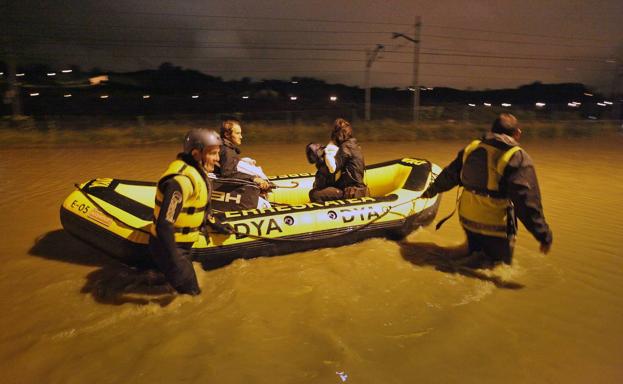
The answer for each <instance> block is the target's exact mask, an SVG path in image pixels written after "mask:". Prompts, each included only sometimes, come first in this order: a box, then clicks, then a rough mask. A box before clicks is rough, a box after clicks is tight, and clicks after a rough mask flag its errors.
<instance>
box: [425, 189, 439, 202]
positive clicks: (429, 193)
mask: <svg viewBox="0 0 623 384" xmlns="http://www.w3.org/2000/svg"><path fill="white" fill-rule="evenodd" d="M435 196H437V192H434V191H431V189H430V188H428V189H427V190H425V191H424V192H422V196H421V197H422V198H424V199H430V198H432V197H435Z"/></svg>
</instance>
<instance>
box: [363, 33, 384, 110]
mask: <svg viewBox="0 0 623 384" xmlns="http://www.w3.org/2000/svg"><path fill="white" fill-rule="evenodd" d="M383 48H385V47H384V46H383V45H381V44H377V45H376V48H374V50H373V51H371V50H367V51H366V71H365V79H364V83H365V87H366V106H365V118H366V120H367V121H368V120H370V115H371V114H370V105H371V101H372V94H371V91H370V68H372V63H374V61H375V60H376V59H377V57H378V54H379V52H380V51H382V50H383Z"/></svg>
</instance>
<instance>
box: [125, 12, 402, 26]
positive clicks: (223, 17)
mask: <svg viewBox="0 0 623 384" xmlns="http://www.w3.org/2000/svg"><path fill="white" fill-rule="evenodd" d="M113 12H114V13H118V14H135V15H145V16H166V17H193V18H210V19H233V20H266V21H297V22H305V23H308V22H309V23H339V24H366V25H370V24H377V25H397V26H410V24H406V23H391V22H380V21H369V20H337V19H309V18H295V17H263V16H228V15H206V14H184V13H167V12H129V11H113Z"/></svg>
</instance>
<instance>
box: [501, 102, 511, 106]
mask: <svg viewBox="0 0 623 384" xmlns="http://www.w3.org/2000/svg"><path fill="white" fill-rule="evenodd" d="M502 106H503V107H510V106H512V104H511V103H502Z"/></svg>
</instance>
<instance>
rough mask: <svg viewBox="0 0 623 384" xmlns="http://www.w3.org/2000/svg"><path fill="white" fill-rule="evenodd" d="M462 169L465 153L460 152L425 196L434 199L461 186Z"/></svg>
mask: <svg viewBox="0 0 623 384" xmlns="http://www.w3.org/2000/svg"><path fill="white" fill-rule="evenodd" d="M462 167H463V151H460V152H459V153H458V155H457V156H456V158H455V159H454V160H453V161H452V162H451V163H450V164H448V166H447V167H445V168H444V169H443V170H442V171H441V173H440V174H439V175H438V176H437V178H436V179H435V181H434V182H433V183H432V184H431V185H430V186H429V187H428V189H427V190H426V191H425V195H426V196H428V197H432V196H435V195H436V194H438V193H441V192H445V191H449V190H450V189H452V188H454V187H456V186H457V185H460V184H461V168H462Z"/></svg>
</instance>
